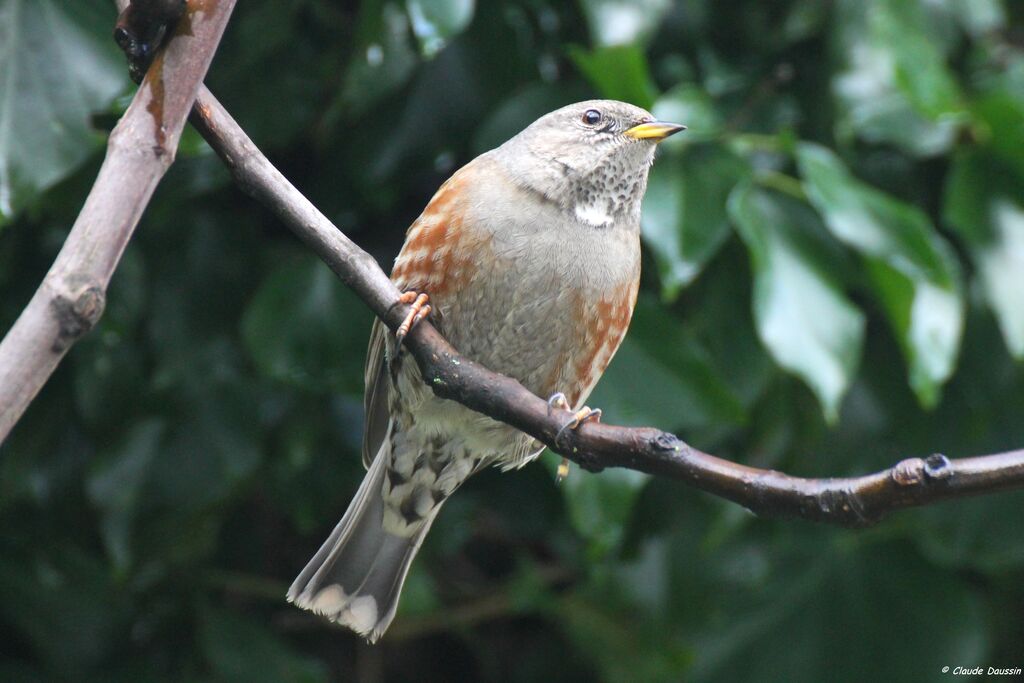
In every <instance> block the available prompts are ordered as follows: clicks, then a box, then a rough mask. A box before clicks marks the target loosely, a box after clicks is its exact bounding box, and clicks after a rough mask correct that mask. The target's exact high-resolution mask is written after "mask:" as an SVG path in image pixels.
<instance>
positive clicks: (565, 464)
mask: <svg viewBox="0 0 1024 683" xmlns="http://www.w3.org/2000/svg"><path fill="white" fill-rule="evenodd" d="M555 409H558V410H566V411H571V410H572V406H570V405H569V400H568V399H567V398H566V397H565V394H563V393H562V392H560V391H559V392H557V393H555V394H552V395H551V398H549V399H548V415H549V416H550V415H552V414H553V413H554V411H555ZM590 421H594V422H600V421H601V409H600V408H589V407H587V406H583V407H582V408H580V409H579V410H577V411H576V412H574V413H573V415H572V418H571V419H570V420H569V421H568V422H566V423H565V424H564V425H562V428H561V429H559V430H558V433H557V434H555V445H556V446H560V445H561V444H560V442H561V440H562V437H563V436H564V435H565V432H566V430H570V429H577V428H579V426H580V425H581V424H583V423H584V422H590ZM567 476H569V459H568V458H566V457H563V458H562V462H561V463H559V465H558V471H557V472H556V474H555V481H557V482H559V483H561V482H562V481H564V480H565V478H566V477H567Z"/></svg>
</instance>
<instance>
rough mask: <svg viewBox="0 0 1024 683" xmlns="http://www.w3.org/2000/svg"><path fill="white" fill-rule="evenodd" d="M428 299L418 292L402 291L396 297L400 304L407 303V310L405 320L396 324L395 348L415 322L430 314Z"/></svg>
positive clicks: (399, 344)
mask: <svg viewBox="0 0 1024 683" xmlns="http://www.w3.org/2000/svg"><path fill="white" fill-rule="evenodd" d="M429 300H430V297H428V296H427V295H426V294H423V293H420V292H413V291H409V292H403V293H402V295H401V296H399V297H398V302H399V303H402V304H409V312H408V313H407V314H406V316H405V320H403V321H402V324H401V325H399V326H398V331H397V332H395V350H396V351H397V350H398V348H399V347H400V346H401V345H402V340H403V339H405V335H407V334H409V331H410V330H411V329H412V328H413V327H415V326H416V323H418V322H419V321H421V320H423V319H424V318H426V317H427V316H428V315H430V310H431V309H430V304H428V303H427V301H429Z"/></svg>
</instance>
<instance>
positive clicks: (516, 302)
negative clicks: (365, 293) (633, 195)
mask: <svg viewBox="0 0 1024 683" xmlns="http://www.w3.org/2000/svg"><path fill="white" fill-rule="evenodd" d="M486 161H487V159H486V156H485V157H481V158H480V159H478V160H477V161H475V162H473V163H472V164H470V165H469V166H467V167H465V168H463V169H462V170H461V171H459V172H458V173H457V174H456V175H455V176H453V177H452V179H451V180H449V181H448V182H447V183H446V184H445V185H444V186H442V188H441V189H440V190H439V191H438V193H437V194H436V195H435V197H434V199H433V200H432V201H431V202H430V204H429V205H428V206H427V209H426V210H425V211H424V212H423V214H422V215H421V216H420V218H419V219H418V220H417V221H416V223H414V225H413V227H412V228H411V229H410V231H409V235H408V237H407V240H406V245H405V247H404V248H403V250H402V253H401V254H400V256H399V258H398V260H397V261H396V267H395V271H394V278H395V280H396V282H397V283H398V284H399V286H400V287H402V288H405V289H416V290H420V291H426V292H427V293H428V294H429V295H430V297H431V303H432V305H433V306H434V307H435V310H436V311H438V313H439V320H438V322H439V325H440V327H441V329H442V332H443V333H444V334H445V335H446V336H447V337H448V339H449V341H451V342H452V344H453V345H454V346H455V347H456V348H457V349H459V350H460V351H461V352H462V353H463V354H465V355H467V356H468V357H470V358H473V359H474V360H477V361H479V362H481V363H483V364H484V365H485V366H486V367H488V368H490V369H492V370H494V371H497V372H500V373H503V374H506V375H509V376H511V377H515V378H516V379H518V380H519V381H520V382H521V383H522V384H523V385H524V386H526V387H527V388H528V389H530V390H531V391H533V392H534V393H537V394H539V395H541V396H546V395H549V394H551V393H553V392H554V391H564V392H565V393H566V394H567V396H568V398H569V399H570V402H571V403H577V402H579V401H582V400H583V399H584V398H585V397H586V395H587V394H589V392H590V389H592V388H593V385H594V384H595V383H596V381H597V379H598V378H599V377H600V374H601V373H602V372H603V371H604V368H605V366H607V364H608V362H609V361H610V360H611V357H612V355H613V354H614V352H615V350H616V349H617V348H618V346H619V343H620V342H621V340H622V337H623V335H624V334H625V331H626V327H627V326H628V324H629V319H630V317H631V315H632V311H633V306H634V303H635V301H636V291H637V285H638V282H639V269H640V245H639V229H638V226H635V225H630V224H618V223H612V224H611V225H608V226H605V227H600V228H598V227H594V226H593V225H590V224H588V223H586V222H584V221H580V220H578V219H577V218H576V217H574V216H573V215H572V214H571V213H570V212H567V211H566V210H565V209H563V208H562V207H560V206H557V205H555V204H554V203H552V202H548V201H544V200H542V199H541V198H540V197H539V196H537V195H535V194H534V193H531V192H529V191H527V190H523V189H521V188H520V187H518V186H516V185H514V184H513V183H512V182H511V181H509V180H508V179H507V176H505V175H504V174H503V173H502V172H501V171H500V169H498V168H496V167H495V166H494V165H491V166H490V168H489V169H487V171H488V172H486V173H480V171H481V170H484V169H483V168H481V166H483V164H482V163H481V162H486Z"/></svg>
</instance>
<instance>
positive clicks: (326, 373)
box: [242, 255, 373, 393]
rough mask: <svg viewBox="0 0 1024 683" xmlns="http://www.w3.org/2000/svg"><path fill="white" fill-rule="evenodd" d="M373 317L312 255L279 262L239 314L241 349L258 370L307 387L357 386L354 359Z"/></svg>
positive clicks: (346, 388) (360, 382)
mask: <svg viewBox="0 0 1024 683" xmlns="http://www.w3.org/2000/svg"><path fill="white" fill-rule="evenodd" d="M372 320H373V318H372V315H371V314H370V312H369V311H368V310H367V309H366V306H365V305H363V303H362V302H361V301H360V300H359V298H358V297H357V296H356V295H355V294H353V293H352V292H351V291H350V290H349V289H348V288H347V287H345V285H343V284H342V283H341V282H340V281H339V280H338V278H337V277H336V276H335V275H334V273H332V272H331V271H330V269H329V268H327V266H325V265H324V264H323V263H321V262H320V261H319V260H318V259H316V258H315V257H313V256H311V255H310V256H304V257H303V258H301V259H300V260H297V261H295V262H293V263H290V264H288V265H285V266H281V267H280V268H278V269H277V270H275V271H274V272H273V273H271V274H270V275H269V276H268V277H267V279H266V280H265V281H264V282H263V284H262V285H261V286H260V289H259V291H258V292H257V293H256V296H255V297H253V300H252V302H251V303H250V304H249V306H248V308H247V309H246V311H245V315H244V317H243V319H242V336H243V339H244V341H245V347H246V350H247V351H248V352H249V355H250V357H251V358H252V359H253V362H255V363H256V366H257V367H258V368H259V370H260V372H262V373H263V374H264V375H266V376H268V377H271V378H273V379H275V380H278V381H281V382H286V383H288V384H292V385H296V386H299V387H303V388H306V389H309V390H313V391H328V390H342V391H348V392H352V393H356V392H360V391H362V385H363V373H362V366H361V364H360V363H353V362H352V358H357V357H358V358H361V357H363V356H364V354H365V353H366V340H367V339H368V338H369V334H370V323H371V322H372Z"/></svg>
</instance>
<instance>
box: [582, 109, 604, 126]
mask: <svg viewBox="0 0 1024 683" xmlns="http://www.w3.org/2000/svg"><path fill="white" fill-rule="evenodd" d="M583 123H585V124H587V125H588V126H596V125H597V124H599V123H601V112H599V111H598V110H596V109H588V110H586V111H585V112H583Z"/></svg>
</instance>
